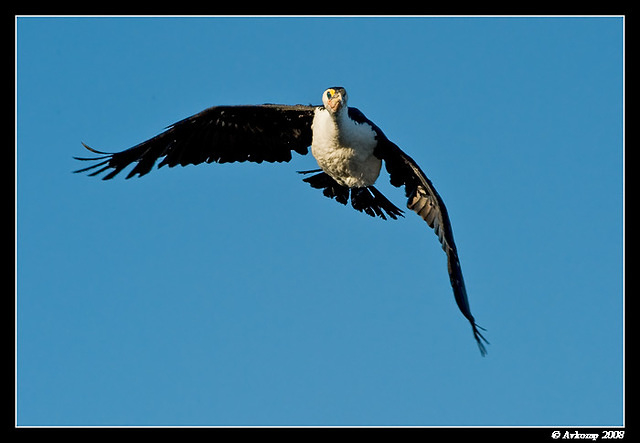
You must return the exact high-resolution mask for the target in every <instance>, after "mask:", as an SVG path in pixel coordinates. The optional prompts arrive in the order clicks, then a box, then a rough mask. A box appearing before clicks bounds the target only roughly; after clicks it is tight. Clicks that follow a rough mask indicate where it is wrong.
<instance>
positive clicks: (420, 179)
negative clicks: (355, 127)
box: [375, 129, 489, 355]
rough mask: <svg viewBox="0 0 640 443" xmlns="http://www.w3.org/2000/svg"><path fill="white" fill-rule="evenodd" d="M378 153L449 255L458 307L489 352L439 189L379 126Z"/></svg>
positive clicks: (413, 208) (479, 341)
mask: <svg viewBox="0 0 640 443" xmlns="http://www.w3.org/2000/svg"><path fill="white" fill-rule="evenodd" d="M375 155H376V156H377V157H379V158H381V159H383V160H384V162H385V166H386V169H387V172H389V175H390V179H391V184H392V185H394V186H396V187H400V186H404V188H405V192H406V195H407V197H408V199H409V200H408V202H407V207H408V208H409V209H411V210H413V211H415V212H416V213H417V214H418V215H420V217H422V218H423V219H424V220H425V221H426V222H427V223H428V224H429V226H430V227H431V228H433V230H434V232H435V233H436V235H437V236H438V240H440V244H441V245H442V249H443V250H444V251H445V252H446V254H447V265H448V269H449V279H450V280H451V286H452V288H453V295H454V297H455V300H456V303H457V305H458V308H460V311H461V312H462V314H463V315H464V316H465V317H466V318H467V320H469V322H470V323H471V327H472V328H473V336H474V337H475V339H476V342H477V343H478V347H479V348H480V352H481V353H482V355H485V354H486V353H487V350H486V348H485V346H484V343H487V344H488V343H489V342H488V341H487V340H486V339H485V338H484V337H483V336H482V334H481V333H480V331H479V329H482V328H481V327H480V326H478V325H477V324H476V321H475V319H474V318H473V315H471V309H470V308H469V299H468V298H467V289H466V288H465V285H464V279H463V277H462V268H461V267H460V260H459V258H458V251H457V249H456V245H455V243H454V241H453V230H452V229H451V222H450V221H449V215H448V213H447V208H446V207H445V205H444V202H443V201H442V198H441V197H440V195H438V193H437V192H436V190H435V188H434V187H433V184H432V183H431V181H430V180H429V179H428V178H427V176H426V175H425V173H424V172H422V170H421V169H420V167H419V166H418V165H417V164H416V162H415V161H414V160H413V159H412V158H411V157H409V156H408V155H407V154H406V153H404V152H403V151H402V150H401V149H400V148H399V147H398V146H396V145H395V144H394V143H392V142H391V141H389V140H388V139H387V138H386V137H385V136H384V135H383V134H382V133H381V132H380V131H379V129H378V146H377V147H376V151H375Z"/></svg>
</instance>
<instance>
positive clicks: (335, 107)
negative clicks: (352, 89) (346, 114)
mask: <svg viewBox="0 0 640 443" xmlns="http://www.w3.org/2000/svg"><path fill="white" fill-rule="evenodd" d="M322 103H323V104H324V107H325V108H326V109H327V111H329V112H330V113H332V114H335V113H337V112H338V111H340V109H342V108H346V107H347V91H346V90H345V89H344V88H342V87H339V86H334V87H333V88H329V89H327V90H326V91H324V94H322Z"/></svg>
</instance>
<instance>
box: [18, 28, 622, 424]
mask: <svg viewBox="0 0 640 443" xmlns="http://www.w3.org/2000/svg"><path fill="white" fill-rule="evenodd" d="M16 48H17V89H16V103H17V163H16V165H17V166H16V168H17V169H16V170H17V181H16V183H17V193H16V195H17V199H16V200H17V205H16V207H17V234H16V239H17V242H16V251H17V273H16V275H17V286H16V287H17V291H16V294H17V298H16V299H17V311H16V319H17V328H16V331H17V353H16V355H17V359H16V361H17V379H16V380H17V388H16V394H17V402H16V404H17V419H16V421H17V424H18V425H20V426H37V425H44V426H50V425H97V426H112V425H115V426H127V425H151V426H157V425H171V426H173V425H177V426H191V425H199V426H219V425H225V426H273V425H277V426H288V425H293V426H307V425H308V426H343V425H344V426H353V425H357V426H586V425H590V426H618V425H622V424H623V420H624V403H623V400H624V399H623V383H624V374H623V358H624V353H623V350H624V348H623V308H624V306H623V186H624V183H623V154H624V153H623V19H622V18H620V17H554V18H544V17H543V18H532V17H517V18H507V17H500V18H462V17H453V18H441V17H436V18H428V17H426V18H353V17H347V18H215V17H214V18H46V17H45V18H37V17H20V18H18V19H17V46H16ZM334 85H342V86H344V87H346V88H347V90H348V91H349V98H350V105H351V106H355V107H358V108H359V109H360V110H362V111H363V112H364V113H365V114H366V115H367V116H368V117H369V118H370V119H372V120H373V121H374V122H376V123H377V124H378V126H380V127H381V128H382V129H383V130H384V131H385V133H386V135H387V136H388V137H389V138H390V139H392V140H393V141H395V142H396V143H397V144H398V145H399V146H400V147H401V148H402V149H404V150H405V151H406V152H407V153H409V154H410V155H411V156H412V157H413V158H414V159H415V160H416V161H417V162H418V163H419V164H420V165H421V167H422V169H423V170H424V171H425V172H426V173H427V175H428V176H429V177H430V179H431V180H432V181H433V183H434V185H435V187H436V189H437V190H438V191H439V193H440V194H441V196H442V197H443V199H444V201H445V203H446V205H447V208H448V210H449V215H450V217H451V221H452V224H453V229H454V234H455V238H456V242H457V245H458V250H459V253H460V260H461V264H462V269H463V272H464V275H465V279H466V283H467V290H468V293H469V299H470V305H471V310H472V312H473V314H474V315H475V317H476V319H477V321H478V323H479V324H480V325H482V326H483V327H485V328H486V329H487V332H486V336H487V338H488V339H489V341H490V342H491V345H490V346H489V347H488V351H489V354H488V356H487V357H485V358H482V357H481V356H480V353H479V352H478V349H477V347H476V344H475V342H474V340H473V337H472V334H471V329H470V327H469V325H468V323H467V322H466V320H465V319H464V318H463V317H462V315H461V314H460V312H459V311H458V309H457V306H456V305H455V302H454V299H453V295H452V292H451V288H450V285H449V281H448V276H447V271H446V260H445V255H444V254H443V252H442V250H441V249H440V246H439V244H438V242H437V238H436V237H435V235H434V234H433V233H432V232H431V230H430V229H428V227H427V226H426V224H425V223H424V222H423V221H422V220H421V219H420V218H419V217H417V216H415V215H414V214H413V213H406V218H404V219H401V220H399V221H383V220H380V219H373V218H370V217H368V216H366V215H363V214H361V213H358V212H356V211H354V210H352V209H350V208H348V207H344V206H342V205H339V204H337V203H336V202H335V201H331V200H329V199H327V198H325V197H324V196H322V193H321V192H319V191H317V190H314V189H311V188H310V187H309V186H308V185H307V184H306V183H303V182H302V181H301V177H300V176H299V175H298V174H296V172H295V171H297V170H303V169H313V168H315V167H316V164H315V161H314V159H313V158H312V157H311V156H304V157H303V156H296V157H294V160H293V161H292V162H291V163H284V164H275V165H273V164H262V165H256V164H223V165H218V164H212V165H200V166H190V167H186V168H173V169H169V168H162V169H160V170H154V171H153V172H152V173H150V174H149V175H147V176H145V177H144V178H141V179H138V178H135V179H131V180H124V174H122V177H120V176H119V177H117V178H116V179H114V180H112V181H109V182H104V181H102V180H99V179H96V178H91V177H86V176H82V175H78V174H72V173H71V171H72V170H74V169H77V168H78V167H79V165H78V164H77V163H78V162H76V161H75V160H73V159H72V156H77V155H85V151H84V149H83V148H82V146H81V144H80V143H81V142H85V143H87V144H89V145H91V146H93V147H95V148H97V149H100V150H104V151H119V150H123V149H126V148H128V147H130V146H133V145H134V144H137V143H139V142H141V141H143V140H145V139H147V138H149V137H151V136H153V135H155V134H157V133H158V132H160V131H161V130H162V129H163V128H164V127H166V126H167V125H169V124H171V123H173V122H175V121H177V120H180V119H182V118H184V117H187V116H189V115H192V114H194V113H196V112H199V111H200V110H202V109H204V108H206V107H209V106H213V105H216V104H260V103H267V102H269V103H287V104H295V103H303V104H309V103H313V104H317V103H319V102H320V99H321V93H322V91H323V90H324V89H325V88H327V87H329V86H334ZM378 188H379V189H380V190H381V191H382V192H384V193H385V194H386V195H387V197H389V199H391V200H392V201H394V202H395V203H396V205H398V206H400V207H403V206H404V205H405V203H406V202H405V198H404V194H403V192H402V191H401V190H398V189H395V188H393V187H392V186H390V185H389V184H388V181H387V178H386V176H384V175H383V176H381V179H380V181H379V186H378Z"/></svg>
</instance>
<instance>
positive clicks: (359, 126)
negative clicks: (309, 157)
mask: <svg viewBox="0 0 640 443" xmlns="http://www.w3.org/2000/svg"><path fill="white" fill-rule="evenodd" d="M311 129H312V131H313V141H312V142H311V153H312V154H313V156H314V157H315V158H316V161H317V162H318V165H319V166H320V167H321V168H322V170H323V171H324V172H326V173H327V174H329V175H330V176H331V177H332V178H333V179H334V180H335V181H337V182H338V183H339V184H341V185H343V186H348V187H350V188H354V187H358V188H359V187H365V186H370V185H373V184H374V183H375V181H376V180H377V179H378V175H380V166H381V164H382V162H381V160H380V159H379V158H377V157H375V156H374V155H373V150H374V148H375V147H376V139H375V135H376V134H375V132H374V131H373V129H372V128H371V127H370V126H369V125H367V124H364V123H356V122H354V121H353V120H351V119H350V118H349V117H348V115H347V110H346V109H344V111H343V112H341V113H340V115H339V116H338V118H337V119H334V118H333V117H332V116H331V114H329V112H328V111H327V110H325V109H323V108H318V109H317V110H316V113H315V116H314V118H313V124H312V126H311Z"/></svg>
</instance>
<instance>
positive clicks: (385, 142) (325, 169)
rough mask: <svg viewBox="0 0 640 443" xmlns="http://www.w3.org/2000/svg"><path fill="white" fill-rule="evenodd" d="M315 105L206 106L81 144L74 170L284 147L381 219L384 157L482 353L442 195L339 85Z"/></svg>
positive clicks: (143, 166) (387, 212) (282, 153)
mask: <svg viewBox="0 0 640 443" xmlns="http://www.w3.org/2000/svg"><path fill="white" fill-rule="evenodd" d="M322 103H323V106H305V105H294V106H290V105H274V104H265V105H257V106H214V107H211V108H208V109H205V110H204V111H202V112H200V113H198V114H195V115H193V116H191V117H188V118H186V119H184V120H181V121H179V122H177V123H174V124H173V125H171V126H169V127H168V128H167V129H166V130H165V131H164V132H162V133H161V134H159V135H157V136H155V137H153V138H151V139H149V140H147V141H144V142H142V143H140V144H138V145H136V146H134V147H132V148H130V149H127V150H125V151H122V152H116V153H107V152H101V151H97V150H95V149H93V148H90V147H89V146H87V145H85V144H84V143H83V145H84V147H85V148H87V149H88V150H89V151H91V152H93V153H95V154H100V155H101V156H99V157H93V158H82V157H75V158H76V159H77V160H83V161H97V163H95V164H93V165H91V166H89V167H86V168H82V169H79V170H77V171H74V172H87V171H91V172H90V174H89V175H91V176H95V175H98V174H100V173H102V172H105V171H108V173H107V174H106V175H105V176H104V177H103V180H108V179H111V178H113V177H114V176H115V175H116V174H118V173H119V172H120V171H122V170H123V169H124V168H125V167H127V166H128V165H130V164H132V163H135V167H134V168H133V169H132V170H131V171H130V172H129V174H128V175H127V177H126V178H131V177H133V176H134V175H136V174H138V176H143V175H145V174H147V173H148V172H149V171H151V169H152V167H153V165H154V164H155V163H156V160H158V159H162V161H161V162H160V163H159V164H158V167H161V166H164V165H168V166H169V167H173V166H176V165H180V166H186V165H189V164H194V165H197V164H200V163H203V162H206V163H212V162H217V163H228V162H243V161H251V162H257V163H262V162H263V161H267V162H284V161H287V162H288V161H289V160H291V152H292V151H295V152H297V153H298V154H302V155H305V154H307V153H308V148H309V146H311V153H312V154H313V156H314V157H315V159H316V161H317V162H318V166H320V169H315V170H311V171H300V173H301V174H311V173H314V175H311V176H309V177H306V178H304V179H303V181H305V182H307V183H309V184H310V185H311V186H312V187H313V188H316V189H322V190H323V194H324V195H325V196H327V197H329V198H335V199H336V201H338V202H340V203H342V204H343V205H346V204H347V202H349V201H351V206H353V208H355V209H356V210H358V211H360V212H365V213H366V214H368V215H371V216H373V217H375V216H379V217H381V218H382V219H385V220H386V219H387V217H390V218H392V219H394V220H395V219H397V218H398V216H403V211H402V210H401V209H399V208H397V207H396V206H395V205H394V204H393V203H391V202H390V201H389V200H387V198H386V197H385V196H384V195H382V193H380V191H378V190H377V189H376V188H375V187H374V186H373V185H374V183H375V182H376V180H377V179H378V176H379V174H380V169H381V166H382V162H383V161H384V164H385V167H386V170H387V172H388V173H389V176H390V181H391V184H392V185H394V186H396V187H400V186H404V189H405V193H406V196H407V197H408V202H407V207H408V208H409V209H411V210H413V211H415V212H416V213H417V214H418V215H420V216H421V217H422V218H423V219H424V220H425V221H426V222H427V223H428V225H429V226H430V227H431V228H433V230H434V231H435V233H436V235H437V236H438V239H439V241H440V244H441V245H442V249H443V250H444V251H445V252H446V254H447V264H448V270H449V278H450V280H451V286H452V287H453V294H454V297H455V300H456V303H457V304H458V308H459V309H460V311H461V312H462V314H463V315H464V316H465V317H466V318H467V320H468V321H469V322H470V323H471V327H472V329H473V335H474V337H475V340H476V342H477V343H478V347H479V348H480V352H481V353H482V355H485V354H486V348H485V346H484V343H487V344H488V342H487V340H486V339H485V338H484V337H483V336H482V334H481V333H480V331H479V329H482V328H480V326H478V325H477V324H476V322H475V319H474V318H473V315H471V310H470V308H469V301H468V299H467V291H466V288H465V284H464V280H463V278H462V269H461V267H460V261H459V259H458V252H457V249H456V245H455V243H454V241H453V231H452V229H451V223H450V221H449V216H448V214H447V209H446V208H445V206H444V202H443V201H442V198H441V197H440V195H438V193H437V192H436V190H435V188H434V187H433V185H432V183H431V181H430V180H429V179H428V178H427V176H426V175H425V174H424V172H422V170H421V169H420V167H419V166H418V165H417V164H416V162H415V161H413V159H412V158H411V157H409V156H408V155H407V154H405V153H404V152H403V151H402V150H401V149H400V148H399V147H398V146H396V145H395V144H394V143H393V142H391V141H390V140H389V139H388V138H387V137H386V136H385V135H384V133H383V132H382V131H381V130H380V128H378V127H377V126H376V125H375V124H374V123H373V122H371V121H370V120H369V119H367V118H366V117H365V116H364V114H363V113H362V112H360V111H359V110H358V109H356V108H352V107H347V91H345V89H344V88H341V87H333V88H329V89H327V90H326V91H325V92H324V94H323V95H322Z"/></svg>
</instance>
